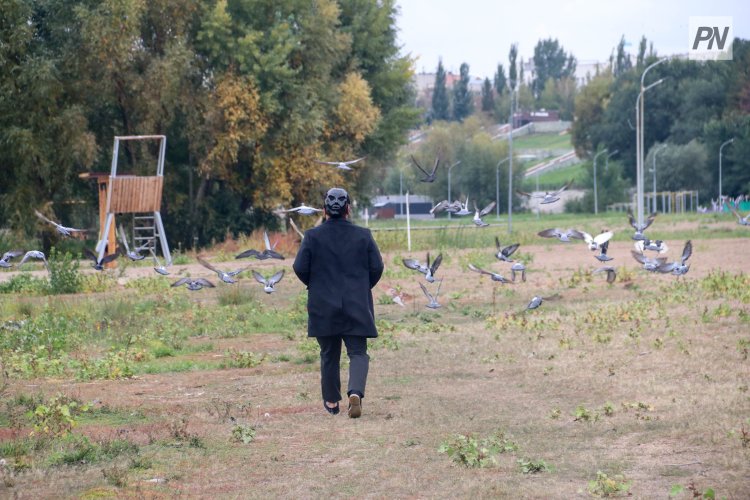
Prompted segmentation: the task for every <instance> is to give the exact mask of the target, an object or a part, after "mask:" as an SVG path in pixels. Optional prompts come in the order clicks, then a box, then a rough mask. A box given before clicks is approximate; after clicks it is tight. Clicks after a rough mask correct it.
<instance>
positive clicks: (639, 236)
mask: <svg viewBox="0 0 750 500" xmlns="http://www.w3.org/2000/svg"><path fill="white" fill-rule="evenodd" d="M655 218H656V212H651V214H650V215H649V216H648V217H647V218H646V222H644V223H643V225H642V226H641V225H639V224H638V223H637V222H636V220H635V217H634V216H633V212H628V221H629V222H630V225H631V226H633V229H635V234H634V235H633V236H631V237H632V238H633V239H634V240H636V241H637V240H645V239H646V237H645V236H644V235H643V231H645V230H646V229H648V227H649V226H650V225H651V224H652V223H653V222H654V219H655Z"/></svg>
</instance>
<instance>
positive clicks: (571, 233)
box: [537, 228, 584, 243]
mask: <svg viewBox="0 0 750 500" xmlns="http://www.w3.org/2000/svg"><path fill="white" fill-rule="evenodd" d="M537 234H538V235H539V236H541V237H543V238H557V239H558V240H560V241H562V242H564V243H570V238H575V239H577V240H582V239H584V237H583V234H581V232H580V231H577V230H575V229H565V230H562V229H558V228H554V229H545V230H544V231H539V232H538V233H537Z"/></svg>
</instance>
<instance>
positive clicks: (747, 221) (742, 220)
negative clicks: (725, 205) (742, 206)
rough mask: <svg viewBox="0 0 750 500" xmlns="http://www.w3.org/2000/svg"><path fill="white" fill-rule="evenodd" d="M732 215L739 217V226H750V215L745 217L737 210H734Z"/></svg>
mask: <svg viewBox="0 0 750 500" xmlns="http://www.w3.org/2000/svg"><path fill="white" fill-rule="evenodd" d="M732 213H733V214H734V216H735V217H737V224H739V225H740V226H750V214H747V215H746V216H744V217H743V216H742V215H740V213H739V212H738V211H737V210H735V209H732Z"/></svg>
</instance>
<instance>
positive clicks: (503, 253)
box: [495, 236, 520, 262]
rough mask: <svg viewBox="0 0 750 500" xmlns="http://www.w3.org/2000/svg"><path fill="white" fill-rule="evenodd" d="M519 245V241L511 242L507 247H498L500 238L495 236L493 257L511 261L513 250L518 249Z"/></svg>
mask: <svg viewBox="0 0 750 500" xmlns="http://www.w3.org/2000/svg"><path fill="white" fill-rule="evenodd" d="M519 246H520V243H513V244H512V245H508V246H507V247H503V248H500V239H499V238H498V237H497V236H495V247H496V248H497V252H496V253H495V257H496V258H497V259H498V260H501V261H503V262H513V260H512V259H511V258H510V256H511V255H513V252H515V251H516V250H518V247H519Z"/></svg>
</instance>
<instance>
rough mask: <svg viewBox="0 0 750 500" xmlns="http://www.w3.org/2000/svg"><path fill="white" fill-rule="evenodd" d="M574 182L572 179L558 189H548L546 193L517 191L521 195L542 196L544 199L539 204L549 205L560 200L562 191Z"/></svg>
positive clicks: (529, 196)
mask: <svg viewBox="0 0 750 500" xmlns="http://www.w3.org/2000/svg"><path fill="white" fill-rule="evenodd" d="M572 183H573V181H572V180H570V181H568V182H567V183H566V184H565V185H564V186H563V187H561V188H560V189H558V190H557V191H547V192H545V193H544V194H531V193H526V192H524V191H516V193H518V194H520V195H521V196H526V197H527V198H541V199H542V201H540V202H539V204H540V205H547V204H548V203H554V202H556V201H557V200H559V199H560V193H562V192H563V191H565V190H566V189H568V188H569V187H570V185H571V184H572Z"/></svg>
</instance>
